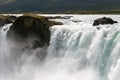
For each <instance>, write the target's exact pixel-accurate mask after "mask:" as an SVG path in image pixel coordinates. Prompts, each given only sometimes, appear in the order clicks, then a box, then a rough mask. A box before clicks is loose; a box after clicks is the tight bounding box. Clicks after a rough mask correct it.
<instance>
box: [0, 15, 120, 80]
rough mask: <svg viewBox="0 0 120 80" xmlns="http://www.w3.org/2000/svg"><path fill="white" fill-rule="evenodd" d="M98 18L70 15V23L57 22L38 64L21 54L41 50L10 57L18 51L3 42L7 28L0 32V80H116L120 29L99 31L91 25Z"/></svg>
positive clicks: (110, 27) (119, 71)
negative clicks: (57, 24)
mask: <svg viewBox="0 0 120 80" xmlns="http://www.w3.org/2000/svg"><path fill="white" fill-rule="evenodd" d="M101 16H102V17H103V16H104V15H73V18H71V19H66V20H59V21H61V22H63V23H64V25H62V26H53V27H52V28H51V41H50V46H49V48H48V54H47V57H46V59H45V60H44V61H42V62H39V61H38V60H37V59H36V57H35V56H34V55H27V54H25V53H36V52H41V51H42V48H39V49H41V50H38V49H37V50H25V51H21V53H23V54H22V57H20V58H18V57H19V56H17V58H15V57H16V56H14V57H13V55H14V54H13V53H16V52H18V51H20V50H17V51H14V50H16V49H15V48H14V49H13V51H11V47H13V46H15V45H17V44H13V43H10V42H9V41H8V40H6V32H5V31H4V30H9V26H10V25H7V26H6V27H5V28H4V29H3V28H2V29H1V30H2V31H1V33H0V37H1V39H0V80H119V74H120V28H119V26H120V25H119V24H114V25H103V26H102V25H100V26H98V27H100V28H101V29H100V30H97V28H96V27H93V26H92V22H93V20H94V19H95V18H97V17H101ZM105 16H108V17H109V16H111V15H105ZM112 18H114V19H118V16H117V15H112ZM92 19H93V20H92ZM72 20H81V22H78V23H74V22H72ZM118 21H120V20H119V19H118ZM16 59H18V60H17V61H14V60H16Z"/></svg>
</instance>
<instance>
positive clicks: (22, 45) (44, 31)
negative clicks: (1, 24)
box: [7, 14, 62, 59]
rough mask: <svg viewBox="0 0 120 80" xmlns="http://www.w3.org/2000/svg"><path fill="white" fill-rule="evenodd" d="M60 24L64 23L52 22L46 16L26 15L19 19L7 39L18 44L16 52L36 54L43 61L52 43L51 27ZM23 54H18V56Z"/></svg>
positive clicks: (11, 28)
mask: <svg viewBox="0 0 120 80" xmlns="http://www.w3.org/2000/svg"><path fill="white" fill-rule="evenodd" d="M60 24H62V23H60V22H55V21H50V20H48V18H46V17H44V16H38V15H35V14H25V15H23V16H20V17H18V18H17V20H16V21H15V22H14V23H13V25H12V26H11V27H10V30H9V31H8V33H7V38H8V40H9V41H12V42H13V43H15V44H18V46H15V47H16V50H20V51H23V52H21V53H26V51H29V53H28V54H31V55H32V54H33V53H35V55H36V56H37V57H38V58H39V59H43V58H44V57H45V56H46V55H47V47H48V46H49V42H50V29H49V28H50V26H53V25H60ZM43 48H44V49H43ZM36 50H37V52H36ZM31 51H35V52H31ZM15 53H16V52H15ZM21 53H19V52H18V53H17V54H21ZM40 57H41V58H40Z"/></svg>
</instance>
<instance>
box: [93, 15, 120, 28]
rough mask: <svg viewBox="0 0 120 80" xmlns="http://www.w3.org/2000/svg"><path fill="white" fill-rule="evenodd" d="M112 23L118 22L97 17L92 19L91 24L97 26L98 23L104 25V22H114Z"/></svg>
mask: <svg viewBox="0 0 120 80" xmlns="http://www.w3.org/2000/svg"><path fill="white" fill-rule="evenodd" d="M114 23H118V22H117V21H114V20H112V19H111V18H108V17H103V18H98V19H96V20H94V23H93V26H97V25H100V24H102V25H104V24H114Z"/></svg>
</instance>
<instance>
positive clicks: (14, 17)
mask: <svg viewBox="0 0 120 80" xmlns="http://www.w3.org/2000/svg"><path fill="white" fill-rule="evenodd" d="M8 17H9V19H10V20H12V21H13V22H14V21H15V20H16V19H17V17H16V16H8Z"/></svg>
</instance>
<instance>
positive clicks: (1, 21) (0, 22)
mask: <svg viewBox="0 0 120 80" xmlns="http://www.w3.org/2000/svg"><path fill="white" fill-rule="evenodd" d="M16 19H17V17H16V16H4V15H0V27H2V26H4V25H5V24H9V23H13V22H14V21H15V20H16Z"/></svg>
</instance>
